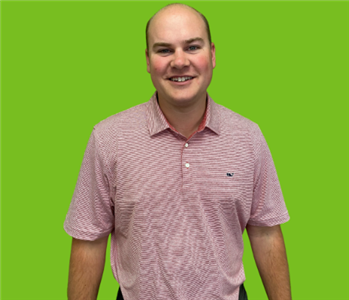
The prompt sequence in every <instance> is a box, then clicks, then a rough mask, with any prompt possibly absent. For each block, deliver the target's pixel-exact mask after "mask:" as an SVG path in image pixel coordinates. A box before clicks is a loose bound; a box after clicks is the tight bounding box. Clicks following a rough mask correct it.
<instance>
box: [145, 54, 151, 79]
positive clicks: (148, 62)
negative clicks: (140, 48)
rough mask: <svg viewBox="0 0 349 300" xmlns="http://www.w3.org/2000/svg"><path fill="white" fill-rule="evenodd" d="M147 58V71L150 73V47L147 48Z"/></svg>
mask: <svg viewBox="0 0 349 300" xmlns="http://www.w3.org/2000/svg"><path fill="white" fill-rule="evenodd" d="M145 58H146V60H147V72H148V73H150V59H149V53H148V49H145Z"/></svg>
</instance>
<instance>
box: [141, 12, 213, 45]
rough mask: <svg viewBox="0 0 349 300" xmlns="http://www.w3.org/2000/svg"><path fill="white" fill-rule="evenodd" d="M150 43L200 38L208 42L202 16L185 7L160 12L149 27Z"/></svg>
mask: <svg viewBox="0 0 349 300" xmlns="http://www.w3.org/2000/svg"><path fill="white" fill-rule="evenodd" d="M148 34H149V42H150V44H153V43H155V42H165V41H166V42H174V43H175V42H183V41H185V40H189V39H192V38H196V37H200V38H202V39H203V40H205V41H206V40H208V38H207V34H206V27H205V23H204V21H203V19H202V18H201V16H200V15H199V14H198V13H197V12H196V11H194V10H192V9H189V8H185V7H171V8H168V9H165V10H164V11H160V12H158V14H156V15H155V16H154V19H153V20H152V22H151V24H150V26H149V31H148Z"/></svg>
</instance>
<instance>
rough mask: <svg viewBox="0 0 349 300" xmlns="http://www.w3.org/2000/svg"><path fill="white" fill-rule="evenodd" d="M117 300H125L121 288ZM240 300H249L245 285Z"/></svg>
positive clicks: (240, 293) (241, 288)
mask: <svg viewBox="0 0 349 300" xmlns="http://www.w3.org/2000/svg"><path fill="white" fill-rule="evenodd" d="M116 300H124V297H123V296H122V293H121V289H120V288H119V291H118V296H117V298H116ZM239 300H248V299H247V293H246V290H245V287H244V284H242V285H240V291H239Z"/></svg>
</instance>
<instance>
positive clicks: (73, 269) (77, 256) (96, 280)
mask: <svg viewBox="0 0 349 300" xmlns="http://www.w3.org/2000/svg"><path fill="white" fill-rule="evenodd" d="M107 243H108V236H106V237H103V238H100V239H98V240H95V241H82V240H77V239H74V238H73V242H72V248H71V255H70V266H69V280H68V299H69V300H96V299H97V294H98V289H99V284H100V282H101V279H102V275H103V270H104V263H105V251H106V248H107Z"/></svg>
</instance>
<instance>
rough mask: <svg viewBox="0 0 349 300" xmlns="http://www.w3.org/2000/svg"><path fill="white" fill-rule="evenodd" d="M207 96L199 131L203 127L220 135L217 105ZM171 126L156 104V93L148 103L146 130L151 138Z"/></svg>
mask: <svg viewBox="0 0 349 300" xmlns="http://www.w3.org/2000/svg"><path fill="white" fill-rule="evenodd" d="M206 95H207V106H206V111H205V116H204V118H203V123H202V124H201V125H200V126H199V131H201V128H202V129H204V128H205V127H207V128H209V129H211V130H212V131H213V132H214V133H216V134H218V135H219V134H220V117H219V111H218V107H217V104H216V103H215V102H214V101H213V100H212V98H211V97H210V96H209V95H208V94H207V93H206ZM171 127H172V126H171V125H170V124H169V123H168V122H167V120H166V118H165V116H164V114H163V113H162V111H161V108H160V106H159V104H158V101H157V97H156V92H155V93H154V94H153V96H152V97H151V98H150V100H149V101H148V128H149V134H150V136H153V135H155V134H157V133H159V132H161V131H164V130H166V129H171Z"/></svg>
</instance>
